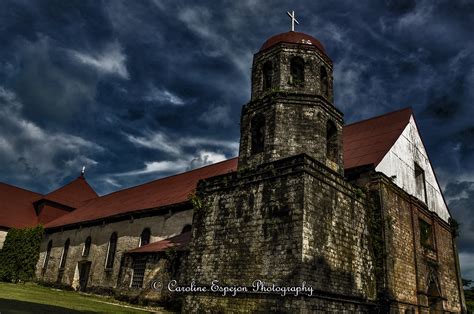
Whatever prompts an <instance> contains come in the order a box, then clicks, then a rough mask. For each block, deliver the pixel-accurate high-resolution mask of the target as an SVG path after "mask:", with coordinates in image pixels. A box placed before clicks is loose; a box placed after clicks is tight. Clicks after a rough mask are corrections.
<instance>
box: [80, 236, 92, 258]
mask: <svg viewBox="0 0 474 314" xmlns="http://www.w3.org/2000/svg"><path fill="white" fill-rule="evenodd" d="M91 244H92V239H91V237H87V239H86V242H84V248H83V249H82V256H83V257H86V256H89V252H90V251H91Z"/></svg>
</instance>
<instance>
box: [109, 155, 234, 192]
mask: <svg viewBox="0 0 474 314" xmlns="http://www.w3.org/2000/svg"><path fill="white" fill-rule="evenodd" d="M238 158H239V157H238V156H236V157H232V158H229V159H226V160H222V161H218V162H216V163H213V164H208V165H205V166H202V167H199V168H194V169H191V170H188V171H183V172H179V173H175V174H172V175H169V176H167V177H163V178H158V179H154V180H151V181H148V182H144V183H141V184H139V185H134V186H130V187H128V188H124V189H121V190H117V191H113V192H110V193H109V194H105V195H102V196H100V197H105V196H109V195H112V194H115V193H118V192H123V191H126V190H131V189H134V188H137V187H140V186H144V185H146V184H150V183H153V182H158V181H161V180H165V179H169V178H172V177H176V176H180V175H183V174H186V173H191V172H195V171H197V170H201V169H204V168H207V167H211V166H215V165H218V164H221V163H224V162H228V161H231V160H234V159H238Z"/></svg>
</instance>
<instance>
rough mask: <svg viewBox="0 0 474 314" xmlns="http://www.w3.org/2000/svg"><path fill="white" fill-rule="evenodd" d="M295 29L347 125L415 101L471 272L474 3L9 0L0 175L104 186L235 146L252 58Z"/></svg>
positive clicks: (208, 158)
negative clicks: (319, 54)
mask: <svg viewBox="0 0 474 314" xmlns="http://www.w3.org/2000/svg"><path fill="white" fill-rule="evenodd" d="M293 9H294V10H295V11H296V14H297V16H298V19H299V21H300V24H301V25H300V26H299V27H298V29H297V30H299V31H302V32H305V33H308V34H311V35H313V36H315V37H316V38H318V39H320V40H321V42H322V43H323V44H324V45H325V47H326V50H327V52H328V54H329V56H330V57H331V58H332V59H333V60H334V68H335V72H334V82H335V105H336V106H337V107H338V108H339V109H340V110H342V111H343V112H344V113H345V120H346V122H353V121H357V120H360V119H364V118H368V117H372V116H374V115H378V114H382V113H386V112H390V111H393V110H396V109H399V108H403V107H407V106H411V107H413V108H414V110H415V114H416V117H417V120H418V124H419V127H420V129H421V133H422V136H423V137H424V140H425V143H426V145H427V150H428V152H429V154H430V156H431V159H432V162H433V164H434V168H435V171H436V172H437V174H438V177H439V179H440V183H441V185H442V187H443V189H444V191H445V196H446V198H447V200H448V202H449V205H450V208H451V212H452V214H453V215H454V217H455V218H456V219H457V220H459V221H460V222H461V237H460V239H459V246H460V251H461V263H462V266H463V272H464V274H463V275H464V277H468V278H470V279H474V217H473V216H474V209H473V207H474V142H473V140H472V138H473V136H474V123H473V117H474V106H473V100H474V95H473V93H474V89H473V88H472V87H473V86H474V40H473V39H474V36H473V35H472V33H473V30H472V28H473V26H474V1H466V0H458V1H448V0H446V1H436V0H425V1H414V0H399V1H397V0H387V1H375V0H374V1H357V2H354V1H311V0H307V1H287V0H286V1H257V0H239V1H234V0H232V1H230V0H229V1H210V0H207V1H159V0H155V1H152V0H150V1H118V0H114V1H85V0H80V1H72V0H68V1H62V0H58V1H24V0H13V1H8V0H1V1H0V164H1V165H2V166H1V167H0V180H1V181H4V182H7V183H10V184H14V185H18V186H22V187H25V188H29V189H32V190H34V191H38V192H48V191H50V190H52V189H54V188H57V187H58V186H60V185H61V184H64V183H65V182H68V181H69V180H71V179H73V178H75V177H77V176H78V174H79V172H80V169H81V167H82V166H83V165H86V167H87V173H86V176H87V179H88V180H89V182H90V183H91V184H92V185H93V187H94V188H95V189H96V190H97V191H98V192H99V193H100V194H105V193H109V192H111V191H115V190H118V189H121V188H124V187H128V186H131V185H135V184H138V183H141V182H145V181H149V180H152V179H155V178H159V177H162V176H165V175H169V174H172V173H176V172H181V171H184V170H187V169H191V168H193V167H197V166H201V165H204V164H207V163H212V162H216V161H220V160H223V159H226V158H229V157H233V156H236V155H237V152H238V140H239V118H240V109H241V106H242V105H243V104H245V103H246V102H247V101H248V100H249V93H250V67H251V62H252V56H253V54H254V53H255V52H256V51H258V49H259V47H260V46H261V44H262V43H263V42H264V41H265V40H266V39H267V38H268V37H269V36H271V35H274V34H276V33H280V32H284V31H287V30H288V28H289V18H288V17H287V16H286V13H285V12H286V11H287V10H293Z"/></svg>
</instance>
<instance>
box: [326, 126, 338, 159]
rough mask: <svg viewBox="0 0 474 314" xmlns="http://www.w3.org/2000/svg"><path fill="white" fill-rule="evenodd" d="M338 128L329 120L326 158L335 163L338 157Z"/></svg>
mask: <svg viewBox="0 0 474 314" xmlns="http://www.w3.org/2000/svg"><path fill="white" fill-rule="evenodd" d="M338 150H339V149H338V145H337V128H336V125H335V124H334V122H332V121H331V120H328V122H327V123H326V157H327V158H328V159H329V160H332V161H334V162H336V161H337V157H338Z"/></svg>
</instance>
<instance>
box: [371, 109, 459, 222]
mask: <svg viewBox="0 0 474 314" xmlns="http://www.w3.org/2000/svg"><path fill="white" fill-rule="evenodd" d="M415 162H416V163H417V164H418V165H419V166H420V167H421V168H422V169H423V170H424V172H425V180H426V194H427V197H426V198H427V202H426V204H427V205H428V208H429V209H430V210H431V211H434V212H435V213H437V214H438V216H439V217H441V218H442V219H443V220H444V221H446V222H447V221H448V219H449V217H450V215H449V212H448V208H447V206H446V203H445V202H444V199H443V196H442V194H441V189H440V187H439V185H438V182H437V181H436V178H435V174H434V171H433V168H432V166H431V164H430V161H429V159H428V154H427V153H426V150H425V147H424V145H423V142H422V141H421V137H420V134H419V132H418V129H417V127H416V124H415V120H414V118H413V116H411V117H410V122H409V123H408V125H407V126H406V128H405V130H403V133H402V135H401V136H400V137H399V138H398V139H397V141H396V142H395V144H394V145H393V146H392V148H391V149H390V151H389V152H388V153H387V155H385V157H384V158H383V159H382V161H381V162H380V163H379V165H378V166H377V167H376V168H375V170H376V171H380V172H382V173H384V174H386V175H387V176H389V177H391V176H396V178H395V180H394V183H395V184H396V185H398V186H399V187H401V188H402V189H403V190H405V191H406V192H407V193H409V194H411V195H414V196H416V197H417V198H418V199H420V200H422V201H424V196H423V195H418V194H419V193H417V190H416V184H415Z"/></svg>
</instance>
